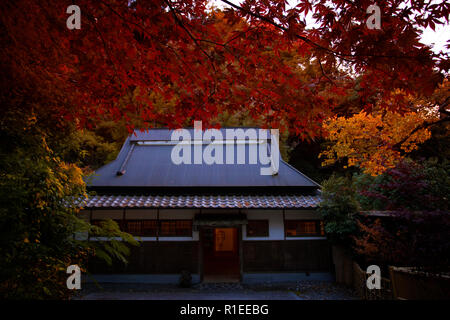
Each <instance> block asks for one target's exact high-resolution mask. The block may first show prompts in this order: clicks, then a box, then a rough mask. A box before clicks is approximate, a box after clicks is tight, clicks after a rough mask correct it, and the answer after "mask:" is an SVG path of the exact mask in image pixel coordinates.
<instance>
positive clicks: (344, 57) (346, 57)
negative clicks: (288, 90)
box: [220, 0, 417, 62]
mask: <svg viewBox="0 0 450 320" xmlns="http://www.w3.org/2000/svg"><path fill="white" fill-rule="evenodd" d="M220 1H222V2H224V3H226V4H228V5H229V6H231V7H233V8H235V9H237V10H239V11H242V12H244V13H246V14H248V15H250V16H252V17H254V18H258V19H260V20H262V21H265V22H267V23H269V24H271V25H273V26H274V27H276V28H278V29H280V30H282V31H284V32H287V33H288V32H289V29H288V28H286V27H284V26H282V25H281V24H278V23H276V22H275V21H273V20H272V19H269V18H267V17H264V16H262V15H260V14H258V13H255V12H252V11H250V10H246V9H244V8H242V7H241V6H238V5H236V4H234V3H232V2H230V1H228V0H220ZM350 4H353V3H351V2H350ZM294 36H295V37H296V38H298V39H300V40H302V41H304V42H305V43H307V44H309V45H310V46H312V47H315V48H317V49H319V50H322V51H325V52H327V53H330V54H332V55H334V56H336V57H339V58H341V59H342V60H345V61H348V62H353V61H352V60H351V59H349V58H356V57H371V58H399V59H417V57H415V56H406V55H402V56H392V55H376V54H351V53H341V52H337V51H334V50H332V49H330V48H327V47H324V46H322V45H320V44H318V43H316V42H314V41H312V40H310V39H308V38H307V37H305V36H302V35H299V34H295V35H294Z"/></svg>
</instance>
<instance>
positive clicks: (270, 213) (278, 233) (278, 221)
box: [242, 210, 284, 240]
mask: <svg viewBox="0 0 450 320" xmlns="http://www.w3.org/2000/svg"><path fill="white" fill-rule="evenodd" d="M247 220H269V236H268V237H247V226H246V225H243V226H242V238H243V240H284V221H283V210H248V211H247Z"/></svg>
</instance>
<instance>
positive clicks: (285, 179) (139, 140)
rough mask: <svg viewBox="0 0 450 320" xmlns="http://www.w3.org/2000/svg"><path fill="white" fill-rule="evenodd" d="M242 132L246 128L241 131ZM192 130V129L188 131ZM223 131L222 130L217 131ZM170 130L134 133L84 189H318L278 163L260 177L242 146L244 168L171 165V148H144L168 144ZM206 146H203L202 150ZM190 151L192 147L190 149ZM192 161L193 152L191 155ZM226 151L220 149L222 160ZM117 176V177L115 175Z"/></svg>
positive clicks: (259, 165) (169, 146)
mask: <svg viewBox="0 0 450 320" xmlns="http://www.w3.org/2000/svg"><path fill="white" fill-rule="evenodd" d="M244 129H246V128H244ZM190 130H193V129H190ZM220 130H225V129H220ZM171 132H172V130H169V129H150V130H149V131H147V132H140V131H139V130H136V131H135V134H132V135H130V136H129V137H128V138H127V140H126V141H125V143H124V145H123V147H122V149H121V151H120V153H119V155H118V156H117V158H116V159H115V160H114V161H112V162H110V163H108V164H107V165H105V166H103V167H101V168H99V169H98V170H96V171H95V175H94V176H93V177H92V179H91V181H89V182H88V186H89V187H90V188H91V189H96V188H105V187H106V188H113V189H114V188H123V187H125V188H128V187H138V188H139V187H149V188H155V187H164V188H169V187H175V188H184V187H189V188H191V187H192V188H195V187H207V188H208V187H228V188H230V187H268V188H279V187H301V188H304V189H318V188H319V185H318V184H317V183H316V182H314V181H313V180H311V179H310V178H308V177H307V176H305V175H304V174H302V173H301V172H300V171H298V170H297V169H295V168H293V167H292V166H290V165H289V164H287V163H286V162H284V161H283V160H282V159H280V164H279V171H278V174H277V175H261V174H260V168H261V167H267V165H265V166H264V165H261V164H259V163H258V164H249V163H248V162H249V161H248V148H249V145H248V144H246V145H245V151H246V161H245V162H246V164H236V162H237V161H236V154H237V150H236V148H237V146H236V145H234V158H235V159H234V164H211V165H208V164H205V163H203V164H179V165H176V164H174V163H173V162H172V161H171V152H172V148H173V147H174V146H173V145H164V143H162V145H161V144H157V145H155V144H152V143H151V142H150V144H145V142H146V141H147V142H148V141H168V140H170V135H171ZM205 147H206V146H205V145H203V146H202V148H203V150H204V148H205ZM192 148H193V147H192ZM191 154H192V157H193V152H192V153H191ZM225 154H226V148H225V147H223V157H224V158H225ZM118 172H119V175H118V174H117V173H118Z"/></svg>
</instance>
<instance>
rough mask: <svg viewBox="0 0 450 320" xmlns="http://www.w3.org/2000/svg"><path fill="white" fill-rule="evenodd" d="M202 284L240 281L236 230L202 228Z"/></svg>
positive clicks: (237, 233)
mask: <svg viewBox="0 0 450 320" xmlns="http://www.w3.org/2000/svg"><path fill="white" fill-rule="evenodd" d="M200 237H201V245H202V252H203V281H204V282H235V281H236V282H238V281H239V280H240V264H239V232H238V228H230V227H223V228H221V227H218V228H215V227H204V228H202V229H201V230H200Z"/></svg>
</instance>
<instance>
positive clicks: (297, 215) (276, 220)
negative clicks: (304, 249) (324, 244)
mask: <svg viewBox="0 0 450 320" xmlns="http://www.w3.org/2000/svg"><path fill="white" fill-rule="evenodd" d="M246 213H247V220H269V236H268V237H247V226H246V225H244V226H242V239H243V240H261V241H264V240H322V239H326V237H286V238H285V237H284V220H283V210H248V211H247V212H246ZM284 219H286V220H311V219H313V220H316V219H320V215H319V214H318V213H317V212H316V211H314V210H292V211H291V210H285V213H284Z"/></svg>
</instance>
